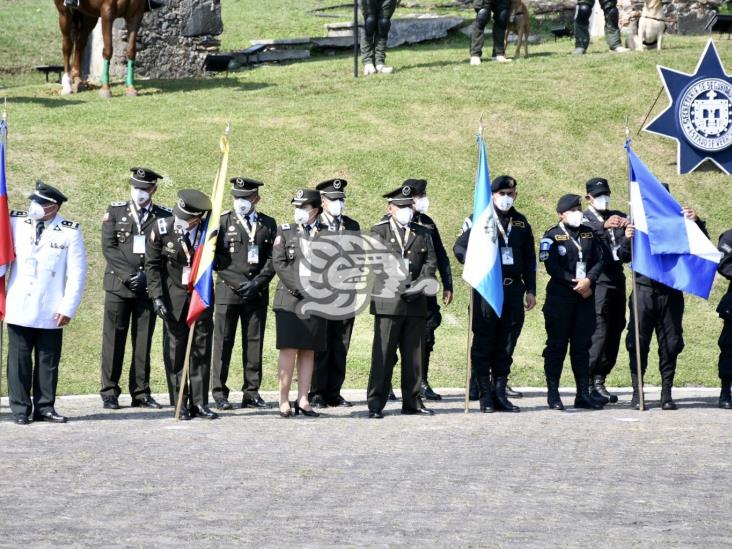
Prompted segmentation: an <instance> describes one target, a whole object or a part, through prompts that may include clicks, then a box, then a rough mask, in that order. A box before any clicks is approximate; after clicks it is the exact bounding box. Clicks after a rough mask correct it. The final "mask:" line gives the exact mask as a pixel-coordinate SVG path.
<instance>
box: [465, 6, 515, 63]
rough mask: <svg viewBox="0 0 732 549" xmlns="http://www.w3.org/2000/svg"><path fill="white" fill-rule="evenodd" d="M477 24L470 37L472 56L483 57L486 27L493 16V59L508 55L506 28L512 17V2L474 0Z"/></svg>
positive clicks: (474, 25) (474, 24) (475, 23)
mask: <svg viewBox="0 0 732 549" xmlns="http://www.w3.org/2000/svg"><path fill="white" fill-rule="evenodd" d="M473 9H474V10H475V22H474V23H473V31H472V33H471V35H470V56H471V57H481V56H482V55H483V44H484V43H485V27H486V25H488V22H489V21H490V20H491V13H492V14H493V57H495V56H496V55H504V54H505V53H506V49H505V42H506V27H507V26H508V19H509V17H510V15H511V13H510V11H511V0H474V1H473Z"/></svg>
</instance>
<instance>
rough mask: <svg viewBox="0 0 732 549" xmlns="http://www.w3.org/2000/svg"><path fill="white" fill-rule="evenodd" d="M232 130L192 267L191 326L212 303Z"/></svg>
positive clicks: (225, 141) (224, 139)
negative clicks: (214, 266)
mask: <svg viewBox="0 0 732 549" xmlns="http://www.w3.org/2000/svg"><path fill="white" fill-rule="evenodd" d="M229 134H230V127H229V126H228V125H227V126H226V131H225V132H224V135H222V136H221V141H220V148H221V159H220V161H219V169H218V171H217V172H216V180H215V181H214V185H213V190H212V191H211V204H212V209H211V212H210V213H209V214H208V216H207V217H206V220H205V221H204V222H203V228H202V230H201V232H200V237H199V240H198V247H197V248H196V255H195V257H194V259H193V265H192V267H191V290H192V294H191V304H190V306H189V307H188V318H187V322H188V326H192V325H193V324H194V323H195V322H196V320H198V317H200V316H201V314H203V312H204V311H205V310H206V309H208V308H209V307H212V306H213V262H214V255H215V253H216V239H217V238H218V235H219V220H220V219H221V208H222V204H223V202H224V191H225V190H226V170H227V167H228V165H229Z"/></svg>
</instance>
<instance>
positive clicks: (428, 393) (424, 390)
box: [419, 382, 442, 400]
mask: <svg viewBox="0 0 732 549" xmlns="http://www.w3.org/2000/svg"><path fill="white" fill-rule="evenodd" d="M419 392H420V395H421V397H422V398H426V399H427V400H442V395H438V394H437V393H435V392H434V391H433V390H432V387H430V384H429V383H427V382H425V383H422V385H421V386H420V388H419Z"/></svg>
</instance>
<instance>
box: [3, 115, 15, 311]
mask: <svg viewBox="0 0 732 549" xmlns="http://www.w3.org/2000/svg"><path fill="white" fill-rule="evenodd" d="M7 136H8V126H7V124H6V117H5V113H3V117H2V120H0V270H2V271H3V272H4V271H6V270H7V267H8V266H9V265H10V263H12V262H13V261H14V260H15V250H14V249H13V235H12V234H11V233H10V212H9V211H8V187H7V183H6V179H5V141H6V138H7ZM4 318H5V276H4V275H3V276H0V320H3V319H4Z"/></svg>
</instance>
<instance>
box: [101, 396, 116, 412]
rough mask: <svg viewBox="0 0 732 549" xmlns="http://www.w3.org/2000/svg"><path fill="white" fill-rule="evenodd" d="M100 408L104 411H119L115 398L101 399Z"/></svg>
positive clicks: (106, 397)
mask: <svg viewBox="0 0 732 549" xmlns="http://www.w3.org/2000/svg"><path fill="white" fill-rule="evenodd" d="M102 407H103V408H104V409H105V410H119V401H118V400H117V397H116V396H105V397H102Z"/></svg>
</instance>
